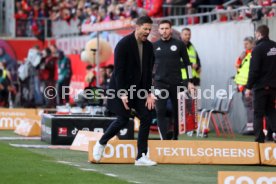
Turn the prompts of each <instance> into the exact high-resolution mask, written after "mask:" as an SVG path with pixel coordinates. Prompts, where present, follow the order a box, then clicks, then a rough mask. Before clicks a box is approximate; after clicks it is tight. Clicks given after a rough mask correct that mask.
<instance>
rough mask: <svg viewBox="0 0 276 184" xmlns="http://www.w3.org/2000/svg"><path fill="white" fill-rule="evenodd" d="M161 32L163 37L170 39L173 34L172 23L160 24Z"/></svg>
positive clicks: (159, 29)
mask: <svg viewBox="0 0 276 184" xmlns="http://www.w3.org/2000/svg"><path fill="white" fill-rule="evenodd" d="M158 31H159V34H160V35H161V38H162V39H164V40H168V39H169V38H170V37H171V35H172V28H171V26H170V24H168V23H165V24H160V25H159V28H158Z"/></svg>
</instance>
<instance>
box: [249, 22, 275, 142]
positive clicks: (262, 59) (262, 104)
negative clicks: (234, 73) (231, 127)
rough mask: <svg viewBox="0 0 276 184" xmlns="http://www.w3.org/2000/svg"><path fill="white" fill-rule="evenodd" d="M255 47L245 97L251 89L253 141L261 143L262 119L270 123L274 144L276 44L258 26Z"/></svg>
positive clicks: (262, 28)
mask: <svg viewBox="0 0 276 184" xmlns="http://www.w3.org/2000/svg"><path fill="white" fill-rule="evenodd" d="M255 37H256V39H257V43H256V46H255V47H254V49H253V51H252V57H251V60H250V68H249V76H248V82H247V85H246V91H245V96H246V97H247V98H249V97H250V94H251V90H252V89H253V90H254V91H253V105H254V120H253V127H254V134H255V141H256V142H259V143H263V142H264V141H265V134H264V132H263V117H264V116H266V117H267V118H268V119H269V122H271V124H270V127H271V129H272V132H274V133H273V136H272V138H273V139H274V141H275V142H276V134H275V133H276V121H275V118H276V72H275V68H276V43H275V42H274V41H272V40H270V39H269V28H268V27H267V26H266V25H260V26H259V27H257V29H256V31H255Z"/></svg>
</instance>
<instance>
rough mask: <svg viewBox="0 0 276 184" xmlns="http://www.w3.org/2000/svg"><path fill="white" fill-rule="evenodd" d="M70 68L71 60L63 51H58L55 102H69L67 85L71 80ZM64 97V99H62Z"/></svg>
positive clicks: (62, 103)
mask: <svg viewBox="0 0 276 184" xmlns="http://www.w3.org/2000/svg"><path fill="white" fill-rule="evenodd" d="M71 76H72V68H71V61H70V59H69V58H67V57H66V56H65V55H64V52H63V51H58V81H57V90H58V98H57V104H58V105H64V104H65V103H66V104H67V103H69V95H68V94H69V86H70V82H71ZM64 97H65V99H64Z"/></svg>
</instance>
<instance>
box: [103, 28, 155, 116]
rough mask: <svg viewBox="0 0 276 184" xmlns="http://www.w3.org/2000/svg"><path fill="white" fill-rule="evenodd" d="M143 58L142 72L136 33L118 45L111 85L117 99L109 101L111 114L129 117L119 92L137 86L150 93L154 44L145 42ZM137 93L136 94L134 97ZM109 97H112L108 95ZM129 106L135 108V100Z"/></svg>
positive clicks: (108, 105) (110, 87) (126, 37)
mask: <svg viewBox="0 0 276 184" xmlns="http://www.w3.org/2000/svg"><path fill="white" fill-rule="evenodd" d="M142 58H143V59H142V72H141V69H140V68H141V66H140V57H139V51H138V45H137V41H136V38H135V35H134V32H133V33H132V34H130V35H127V36H125V37H124V38H122V39H121V40H120V41H119V42H118V44H117V45H116V48H115V52H114V71H113V73H112V76H111V80H110V85H109V89H111V90H113V91H115V98H108V100H107V107H108V109H109V110H110V111H111V112H113V113H115V114H117V115H120V116H129V111H127V110H126V109H125V108H124V106H123V103H122V101H121V99H120V98H119V97H118V96H117V91H118V90H120V89H125V90H128V89H129V88H130V86H132V85H135V86H136V90H139V89H146V90H147V91H149V89H150V88H151V85H152V68H153V64H154V52H153V46H152V43H151V42H149V41H148V40H147V41H145V42H143V56H142ZM136 92H137V91H136ZM136 92H134V96H135V94H136ZM128 93H129V92H128ZM128 96H129V95H128ZM108 97H110V96H109V95H108ZM129 106H130V107H133V100H131V99H129Z"/></svg>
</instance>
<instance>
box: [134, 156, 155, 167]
mask: <svg viewBox="0 0 276 184" xmlns="http://www.w3.org/2000/svg"><path fill="white" fill-rule="evenodd" d="M134 165H136V166H154V165H157V163H156V162H154V161H152V160H150V159H149V158H148V157H147V156H146V155H145V153H142V157H141V158H139V159H138V160H135V164H134Z"/></svg>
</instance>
